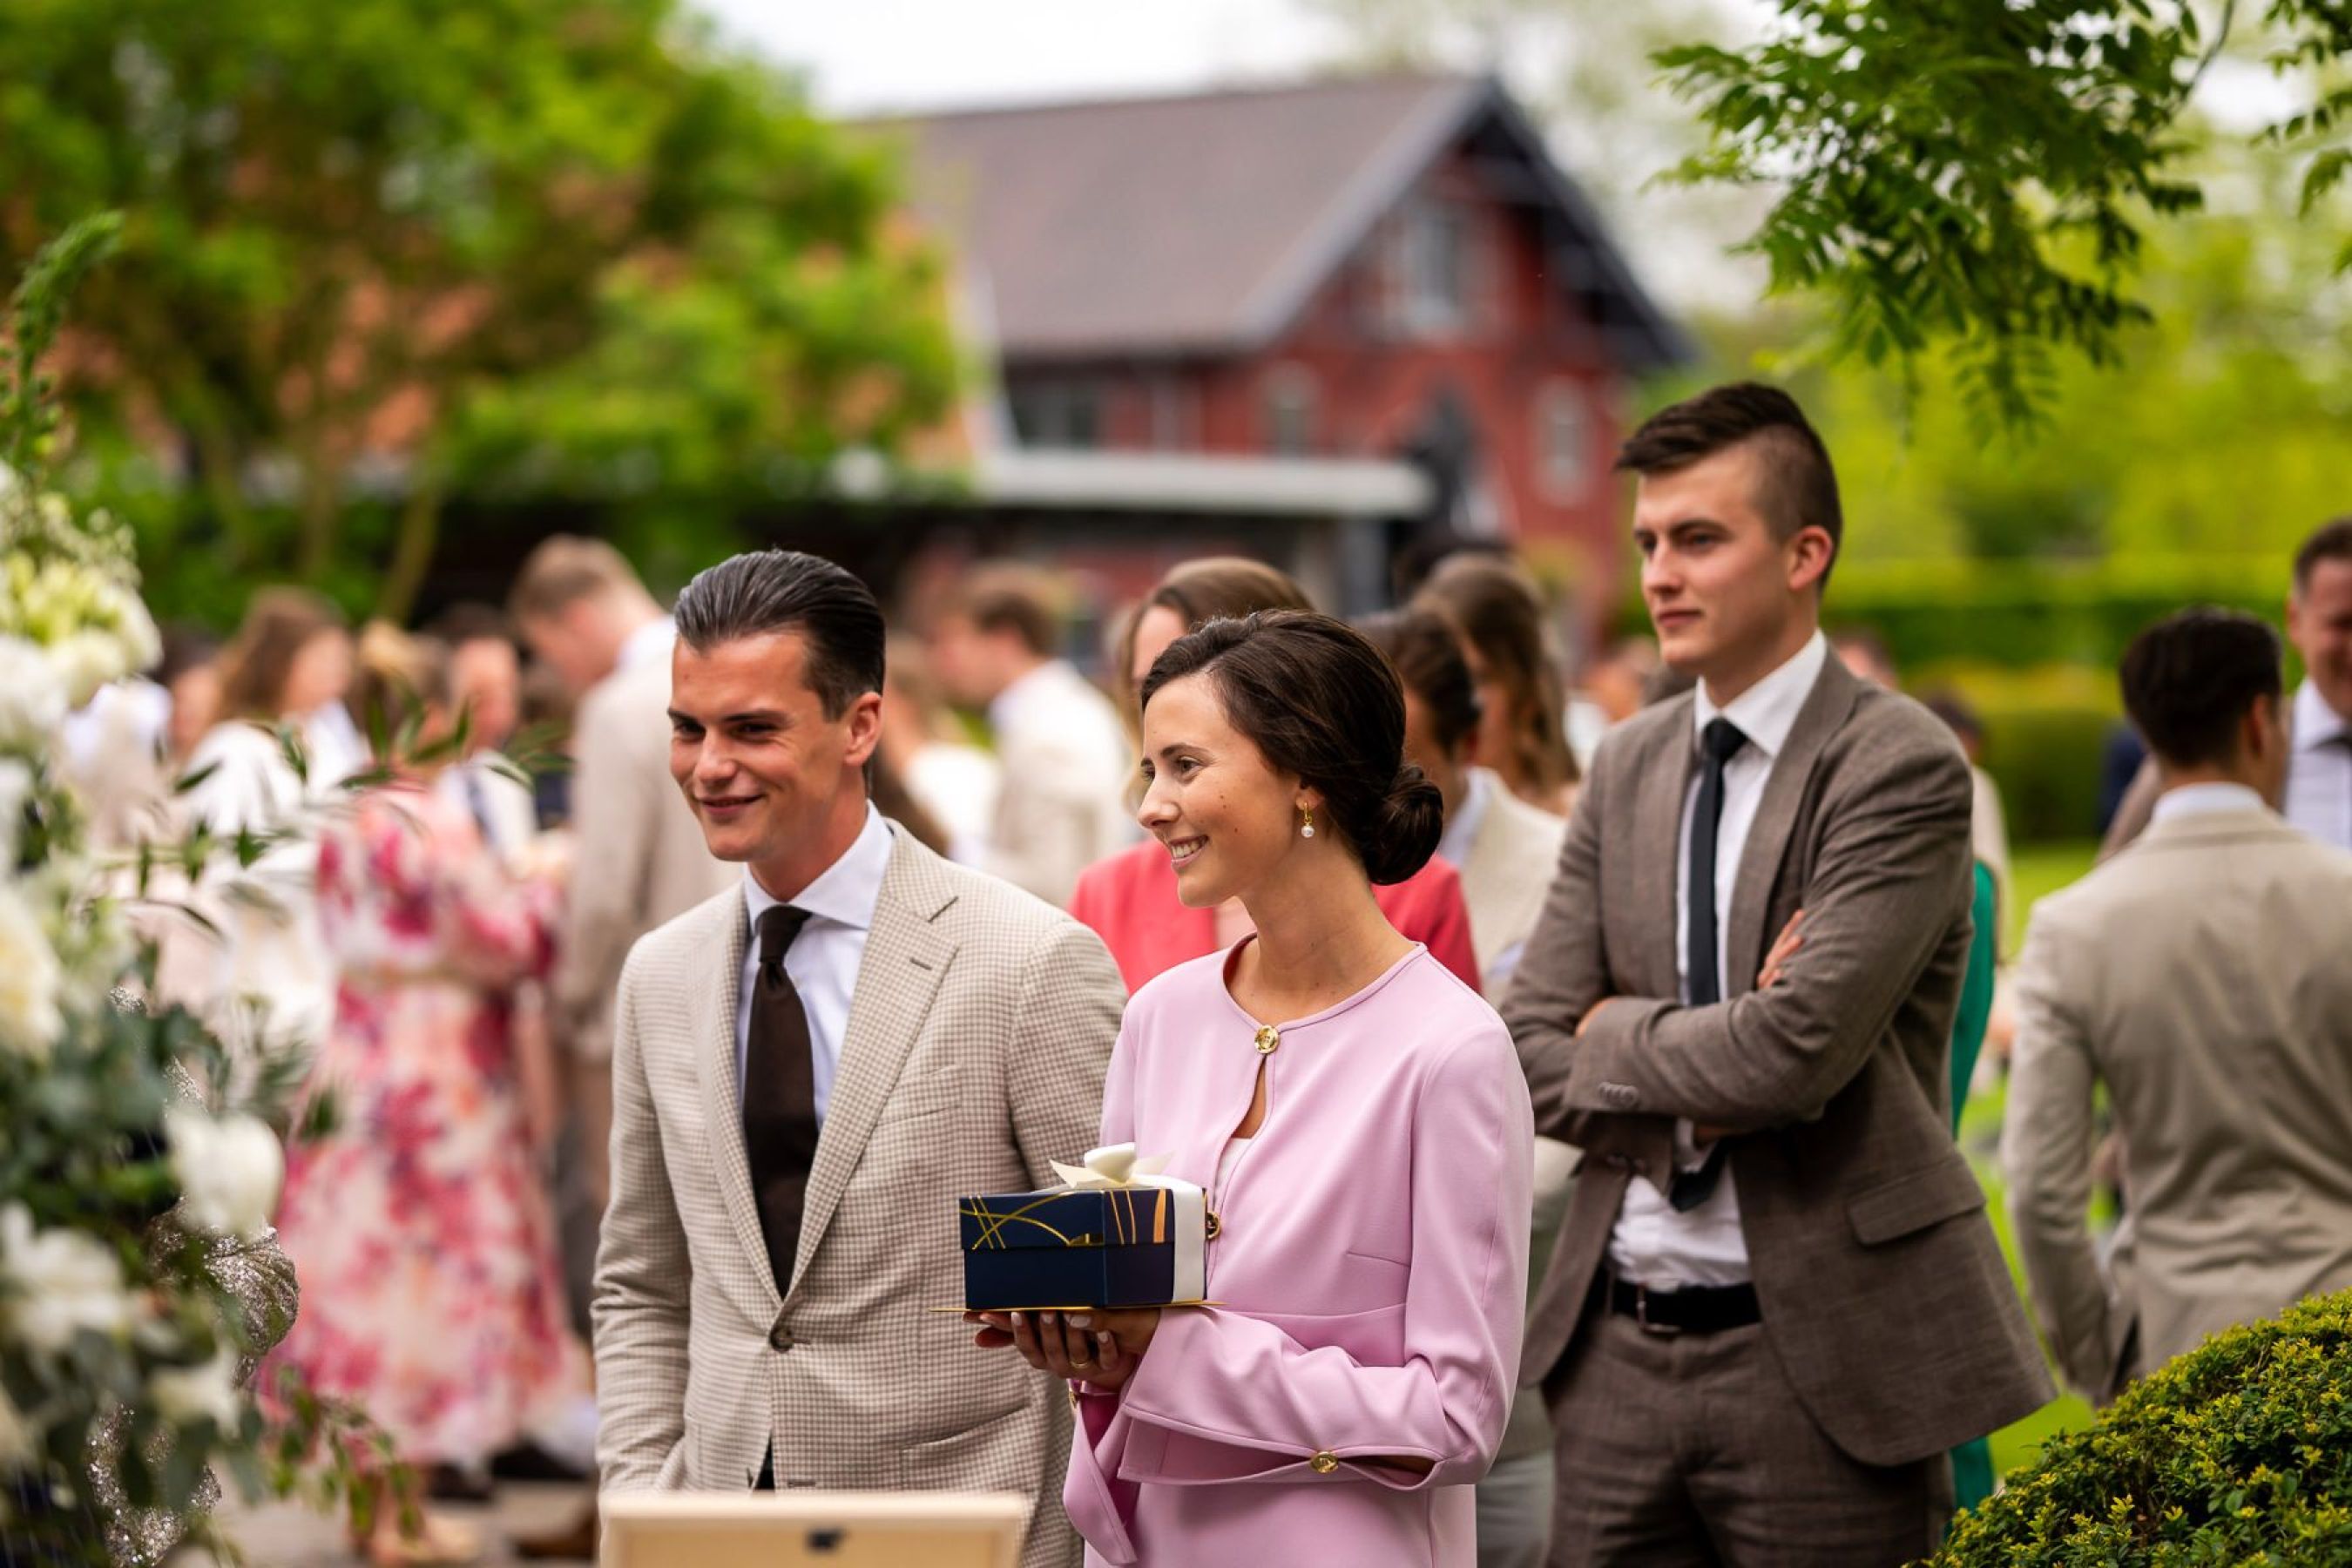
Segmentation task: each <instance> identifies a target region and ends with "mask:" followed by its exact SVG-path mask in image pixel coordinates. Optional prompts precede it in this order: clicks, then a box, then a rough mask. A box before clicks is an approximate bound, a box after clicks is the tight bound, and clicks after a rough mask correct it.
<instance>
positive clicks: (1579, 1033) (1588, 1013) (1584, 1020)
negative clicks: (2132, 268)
mask: <svg viewBox="0 0 2352 1568" xmlns="http://www.w3.org/2000/svg"><path fill="white" fill-rule="evenodd" d="M1615 1000H1617V998H1616V997H1614V996H1603V997H1602V998H1601V1000H1600V1001H1598V1002H1595V1003H1594V1004H1593V1005H1591V1006H1590V1007H1587V1008H1586V1009H1585V1010H1584V1016H1583V1017H1581V1018H1579V1019H1578V1020H1577V1021H1576V1037H1577V1038H1578V1039H1582V1038H1584V1031H1585V1030H1587V1029H1589V1028H1591V1027H1592V1020H1593V1019H1595V1018H1598V1017H1599V1016H1601V1009H1602V1008H1603V1007H1606V1006H1607V1005H1609V1004H1610V1003H1612V1002H1614V1001H1615Z"/></svg>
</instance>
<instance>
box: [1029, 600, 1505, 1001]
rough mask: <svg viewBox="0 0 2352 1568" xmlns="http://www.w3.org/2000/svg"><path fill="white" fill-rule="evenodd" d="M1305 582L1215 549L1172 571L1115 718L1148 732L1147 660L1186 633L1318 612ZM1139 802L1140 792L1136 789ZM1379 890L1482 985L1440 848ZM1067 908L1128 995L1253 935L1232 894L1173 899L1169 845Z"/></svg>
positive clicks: (1131, 631)
mask: <svg viewBox="0 0 2352 1568" xmlns="http://www.w3.org/2000/svg"><path fill="white" fill-rule="evenodd" d="M1314 607H1315V606H1314V605H1312V604H1310V603H1308V601H1307V590H1305V589H1304V588H1301V587H1300V586H1299V585H1298V584H1297V583H1295V582H1293V581H1292V580H1291V579H1290V578H1289V577H1287V576H1286V575H1285V574H1282V573H1280V572H1278V571H1276V570H1275V569H1274V568H1273V567H1271V566H1268V565H1266V564H1265V563H1264V562H1262V561H1251V560H1248V559H1246V558H1244V557H1242V556H1238V555H1213V556H1208V557H1206V558H1203V559H1202V560H1198V561H1187V562H1185V563H1183V564H1181V565H1180V566H1177V567H1175V568H1173V569H1172V570H1171V571H1170V572H1169V574H1167V575H1166V576H1165V577H1162V578H1161V579H1160V582H1159V584H1158V585H1156V586H1155V587H1154V588H1153V589H1152V590H1151V592H1150V594H1149V595H1146V596H1145V597H1144V600H1143V602H1142V603H1141V604H1139V605H1137V606H1136V607H1135V612H1134V614H1133V615H1131V616H1129V618H1128V621H1127V625H1126V628H1125V630H1124V631H1123V632H1122V633H1121V634H1120V637H1119V639H1118V649H1117V653H1116V657H1117V661H1118V677H1119V679H1120V680H1121V682H1122V683H1123V684H1122V689H1121V690H1120V693H1119V695H1120V698H1121V703H1120V710H1119V717H1120V719H1121V721H1123V722H1124V723H1125V724H1126V725H1127V728H1128V732H1129V735H1130V736H1131V737H1134V738H1137V739H1140V737H1141V734H1142V730H1141V728H1140V725H1141V705H1140V703H1139V700H1138V696H1139V693H1140V692H1141V691H1142V689H1143V682H1144V679H1145V678H1146V677H1147V676H1149V675H1150V672H1151V667H1152V665H1153V663H1154V662H1155V661H1157V660H1158V659H1159V658H1160V655H1161V654H1162V653H1164V652H1166V651H1167V650H1168V647H1169V645H1170V644H1171V643H1173V642H1174V641H1175V640H1176V639H1177V638H1178V637H1182V636H1183V635H1184V634H1185V633H1186V632H1188V631H1191V630H1192V629H1193V628H1195V627H1196V626H1202V625H1203V624H1204V623H1206V622H1209V621H1212V620H1215V619H1218V618H1220V617H1229V618H1232V619H1235V620H1238V619H1240V618H1241V617H1243V616H1251V615H1257V614H1260V613H1263V612H1268V611H1275V610H1311V609H1313V608H1314ZM1138 795H1139V796H1140V791H1139V792H1138ZM1372 896H1373V897H1374V898H1375V899H1377V900H1380V905H1381V912H1382V913H1383V914H1385V915H1387V916H1388V919H1389V923H1390V924H1391V925H1392V926H1394V927H1396V929H1397V930H1398V931H1401V932H1402V933H1403V934H1404V935H1405V936H1406V937H1408V938H1410V939H1411V940H1412V941H1414V942H1421V943H1422V944H1423V945H1424V946H1426V947H1427V948H1428V949H1429V951H1430V952H1431V954H1432V955H1433V956H1434V957H1435V958H1436V960H1437V961H1438V962H1439V963H1443V964H1444V965H1445V967H1446V968H1448V969H1450V970H1452V971H1453V972H1454V973H1456V974H1458V975H1460V976H1461V977H1462V979H1463V981H1464V982H1465V984H1469V985H1470V986H1472V987H1473V988H1474V989H1475V987H1476V986H1477V984H1478V957H1477V951H1476V948H1475V944H1474V943H1473V942H1472V941H1471V939H1470V909H1469V905H1468V903H1467V902H1466V901H1465V900H1464V898H1463V894H1462V880H1461V878H1460V877H1459V876H1457V875H1456V874H1455V871H1454V868H1453V867H1452V866H1450V865H1448V864H1447V863H1446V862H1445V861H1444V860H1442V859H1439V858H1436V857H1434V856H1432V857H1431V858H1428V859H1427V860H1426V861H1425V862H1423V863H1421V864H1418V865H1416V866H1415V867H1414V868H1413V869H1412V875H1410V876H1408V877H1405V878H1403V879H1402V880H1399V881H1395V882H1391V883H1387V884H1384V885H1381V886H1378V887H1375V888H1374V889H1372ZM1070 913H1071V914H1072V915H1073V916H1074V917H1076V919H1077V920H1078V921H1079V922H1080V923H1082V924H1084V925H1086V926H1088V927H1090V928H1092V929H1093V931H1094V933H1095V934H1096V935H1097V936H1098V937H1100V938H1102V940H1103V945H1104V946H1105V947H1107V948H1108V949H1110V955H1111V957H1112V958H1113V959H1115V960H1117V961H1118V973H1119V978H1120V979H1122V980H1124V981H1126V982H1127V988H1128V990H1129V992H1135V991H1139V990H1141V989H1142V988H1143V983H1144V982H1145V981H1147V980H1150V979H1151V978H1152V977H1153V976H1155V975H1157V974H1160V973H1162V972H1163V971H1166V970H1169V969H1172V968H1174V967H1175V966H1176V965H1177V964H1180V963H1183V962H1184V961H1185V960H1186V959H1188V958H1198V957H1200V956H1201V955H1202V953H1206V952H1218V951H1220V950H1221V949H1223V948H1228V947H1231V946H1232V945H1233V944H1234V942H1238V941H1240V940H1241V939H1242V938H1243V937H1244V936H1246V935H1247V934H1249V916H1248V915H1247V914H1246V913H1245V912H1244V910H1243V909H1242V906H1241V905H1240V904H1239V903H1238V902H1236V901H1234V900H1230V899H1229V900H1225V901H1224V902H1223V903H1222V904H1219V905H1217V906H1216V907H1215V908H1213V909H1212V908H1209V907H1206V906H1202V907H1199V908H1188V907H1187V906H1186V905H1185V903H1184V902H1183V901H1182V900H1180V899H1179V898H1178V897H1177V896H1176V871H1175V868H1174V867H1173V866H1171V864H1170V863H1169V859H1168V852H1167V851H1166V850H1164V849H1162V848H1161V847H1160V846H1159V845H1158V844H1155V843H1152V842H1150V840H1146V841H1145V842H1143V843H1141V844H1137V845H1133V846H1130V847H1128V848H1126V849H1123V850H1121V851H1119V852H1118V854H1116V855H1111V856H1108V857H1106V858H1103V859H1101V860H1097V861H1096V862H1095V863H1094V864H1093V865H1092V866H1089V867H1087V868H1086V870H1084V871H1083V872H1081V873H1079V876H1078V886H1077V890H1076V892H1074V893H1073V894H1071V895H1070Z"/></svg>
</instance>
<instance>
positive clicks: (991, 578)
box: [930, 565, 1135, 906]
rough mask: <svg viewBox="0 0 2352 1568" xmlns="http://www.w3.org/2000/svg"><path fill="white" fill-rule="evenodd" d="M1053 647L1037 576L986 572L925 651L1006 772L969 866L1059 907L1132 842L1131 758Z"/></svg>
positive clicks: (1101, 703)
mask: <svg viewBox="0 0 2352 1568" xmlns="http://www.w3.org/2000/svg"><path fill="white" fill-rule="evenodd" d="M1059 641H1060V639H1059V637H1058V636H1057V630H1056V626H1055V616H1054V612H1053V608H1052V605H1051V603H1050V601H1049V599H1048V597H1047V595H1046V593H1045V584H1044V583H1043V582H1042V581H1041V580H1040V579H1039V578H1038V577H1037V576H1036V574H1034V573H1031V572H1029V571H1027V570H1025V569H1024V568H1022V567H1018V566H1011V565H1001V566H989V567H983V568H982V569H981V570H980V571H978V572H975V573H973V574H972V575H971V578H970V579H969V580H967V582H966V583H965V584H964V585H963V586H962V588H961V590H960V591H959V592H958V593H957V594H956V595H955V597H954V598H953V599H952V600H951V601H950V604H949V605H948V607H947V609H946V611H945V612H944V613H943V614H942V615H941V616H940V617H939V620H938V622H937V623H936V624H935V625H934V626H932V628H931V637H930V651H931V663H932V667H933V668H934V670H935V671H936V673H937V674H938V676H939V679H940V683H941V684H942V685H943V686H944V687H946V689H947V690H948V692H949V694H950V696H951V697H953V698H954V699H955V700H956V701H958V702H961V703H963V704H965V705H967V706H969V707H974V708H982V709H985V710H987V713H988V722H989V727H990V728H991V729H992V730H993V731H995V734H996V754H997V760H998V761H999V762H1000V763H1002V764H1003V769H1004V785H1003V789H1002V790H1001V791H999V792H998V795H997V797H996V815H995V819H994V821H993V823H992V826H991V827H990V830H989V835H988V842H987V844H986V846H985V847H984V848H983V849H982V852H981V854H980V856H979V858H978V860H977V864H979V865H980V866H981V867H982V868H984V869H987V870H990V871H993V872H995V873H996V874H997V875H998V876H1000V877H1003V879H1006V880H1007V881H1009V882H1013V883H1014V884H1016V885H1018V886H1020V887H1023V888H1026V889H1029V891H1031V892H1033V893H1034V894H1036V895H1037V896H1038V897H1039V898H1041V899H1044V900H1045V901H1046V902H1048V903H1050V904H1055V905H1065V906H1066V905H1067V904H1068V903H1069V901H1070V894H1071V892H1072V891H1073V890H1074V889H1076V887H1077V885H1078V873H1079V872H1081V871H1083V870H1085V869H1086V868H1087V867H1089V866H1091V865H1093V864H1094V863H1095V862H1096V861H1097V860H1099V859H1101V858H1103V857H1104V856H1106V855H1108V854H1109V853H1110V852H1111V851H1113V850H1115V849H1119V848H1123V847H1126V846H1127V845H1128V844H1129V843H1131V842H1132V841H1133V840H1134V838H1135V824H1134V822H1133V820H1132V819H1131V818H1130V817H1129V816H1128V814H1127V807H1126V794H1125V792H1126V787H1127V781H1128V778H1129V775H1130V774H1131V773H1133V772H1134V771H1135V757H1134V754H1133V753H1134V748H1133V747H1131V746H1130V745H1129V743H1128V740H1127V736H1126V733H1125V731H1122V730H1121V729H1120V728H1119V723H1118V710H1115V709H1113V708H1112V707H1111V705H1110V699H1108V698H1107V697H1105V696H1104V695H1103V694H1102V693H1101V692H1099V691H1097V690H1096V689H1094V687H1093V686H1092V685H1091V684H1089V683H1088V682H1087V678H1086V677H1085V676H1083V675H1080V674H1079V673H1078V672H1077V670H1076V668H1073V667H1072V666H1071V665H1070V663H1069V662H1068V661H1067V660H1066V659H1063V658H1058V657H1056V656H1055V648H1056V647H1057V646H1058V644H1059Z"/></svg>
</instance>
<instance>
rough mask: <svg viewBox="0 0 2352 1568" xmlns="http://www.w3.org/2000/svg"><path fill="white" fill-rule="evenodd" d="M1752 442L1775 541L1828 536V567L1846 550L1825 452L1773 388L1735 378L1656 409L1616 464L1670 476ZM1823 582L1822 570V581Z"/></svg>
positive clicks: (1762, 508) (1761, 506)
mask: <svg viewBox="0 0 2352 1568" xmlns="http://www.w3.org/2000/svg"><path fill="white" fill-rule="evenodd" d="M1744 443H1753V445H1754V447H1755V451H1756V456H1757V460H1758V472H1759V480H1758V484H1757V493H1756V498H1755V500H1756V510H1759V512H1761V513H1763V515H1764V521H1765V522H1766V523H1767V524H1768V525H1769V527H1770V528H1771V530H1772V536H1773V537H1774V538H1775V539H1781V540H1785V539H1788V538H1789V537H1790V536H1791V535H1793V534H1794V533H1796V531H1798V530H1799V529H1803V528H1818V529H1820V530H1822V531H1823V532H1825V533H1827V534H1828V535H1829V536H1830V566H1831V567H1834V566H1835V565H1836V564H1837V555H1838V552H1840V551H1841V550H1843V549H1844V548H1845V513H1844V510H1843V508H1842V507H1841V505H1840V504H1839V501H1838V486H1837V470H1836V469H1835V468H1832V466H1831V464H1830V452H1829V448H1828V447H1825V446H1823V445H1822V438H1821V436H1820V434H1819V433H1818V432H1816V431H1815V430H1814V429H1813V427H1812V425H1811V422H1809V421H1808V420H1807V419H1806V418H1805V411H1804V410H1803V409H1801V408H1800V407H1798V406H1797V400H1796V399H1795V398H1793V397H1791V396H1790V395H1788V394H1787V393H1785V392H1783V391H1781V390H1780V388H1779V387H1777V386H1766V385H1764V384H1762V383H1760V382H1754V381H1736V382H1731V383H1727V384H1725V385H1722V386H1714V387H1709V388H1708V389H1707V390H1706V391H1705V392H1702V393H1700V394H1699V395H1697V396H1696V397H1686V398H1685V399H1683V400H1682V401H1681V402H1680V403H1675V404H1670V405H1667V406H1666V407H1664V408H1661V409H1659V410H1658V411H1657V412H1656V413H1655V414H1653V415H1651V416H1649V418H1647V419H1645V420H1643V422H1642V427H1641V428H1640V429H1638V430H1636V431H1634V432H1633V435H1632V436H1631V437H1629V438H1628V439H1627V440H1626V442H1625V445H1624V446H1623V447H1621V448H1619V450H1618V453H1617V463H1616V467H1617V468H1618V470H1619V471H1620V472H1622V473H1633V474H1671V473H1674V472H1675V471H1676V470H1678V469H1682V468H1688V467H1690V466H1691V465H1692V464H1693V463H1696V462H1697V461H1698V460H1699V459H1701V458H1711V457H1713V456H1715V454H1717V452H1721V451H1727V450H1728V449H1729V448H1731V447H1737V446H1740V445H1742V444H1744ZM1828 583H1829V570H1828V569H1827V568H1825V569H1823V571H1822V585H1823V586H1826V585H1827V584H1828Z"/></svg>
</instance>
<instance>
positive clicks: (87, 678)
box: [49, 632, 131, 708]
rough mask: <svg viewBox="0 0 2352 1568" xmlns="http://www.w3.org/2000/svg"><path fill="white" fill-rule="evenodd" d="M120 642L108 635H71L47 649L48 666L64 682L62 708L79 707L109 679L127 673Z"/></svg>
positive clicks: (118, 638) (128, 671)
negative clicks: (64, 691)
mask: <svg viewBox="0 0 2352 1568" xmlns="http://www.w3.org/2000/svg"><path fill="white" fill-rule="evenodd" d="M125 658H126V654H125V651H124V649H123V646H122V639H121V638H120V637H115V636H113V635H112V634H111V633H108V632H75V633H73V634H72V635H71V636H69V637H66V638H65V639H64V640H63V641H62V642H59V643H58V645H57V646H56V647H52V648H50V649H49V663H50V665H51V667H52V668H55V669H56V670H57V672H58V679H59V680H60V681H62V682H64V684H65V689H66V706H67V707H68V708H81V707H84V706H86V705H87V704H88V703H89V700H90V699H91V698H93V697H95V696H97V695H98V689H99V688H100V687H101V686H104V685H105V684H106V683H107V682H108V681H110V680H118V679H121V678H122V677H123V676H126V675H128V674H130V673H131V671H130V669H129V668H126V667H125V662H124V661H125Z"/></svg>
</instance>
